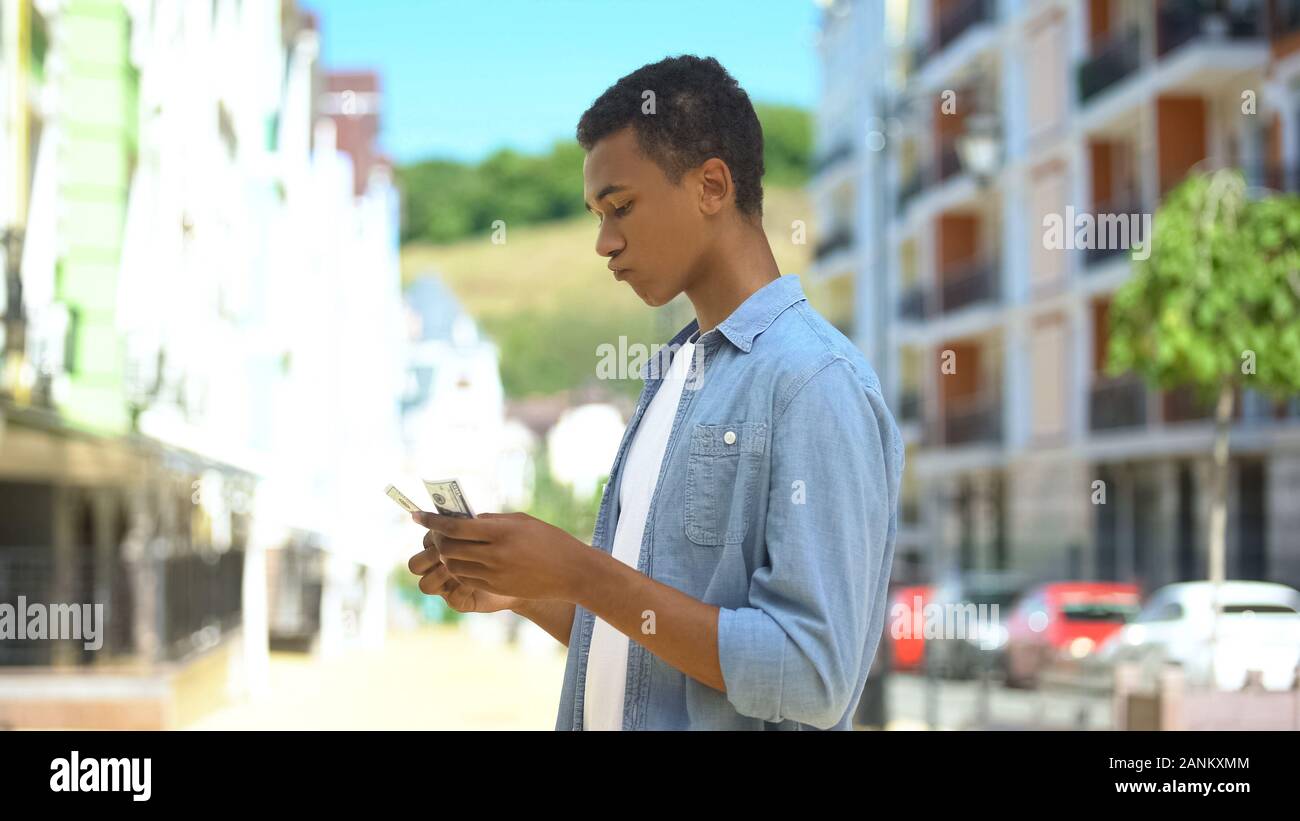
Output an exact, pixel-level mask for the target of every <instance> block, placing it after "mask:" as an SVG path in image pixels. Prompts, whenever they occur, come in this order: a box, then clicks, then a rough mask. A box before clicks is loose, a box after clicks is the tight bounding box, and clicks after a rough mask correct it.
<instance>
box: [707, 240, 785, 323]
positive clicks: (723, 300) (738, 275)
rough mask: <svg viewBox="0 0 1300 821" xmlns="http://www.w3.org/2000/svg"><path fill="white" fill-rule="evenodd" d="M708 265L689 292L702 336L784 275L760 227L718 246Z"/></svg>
mask: <svg viewBox="0 0 1300 821" xmlns="http://www.w3.org/2000/svg"><path fill="white" fill-rule="evenodd" d="M706 264H707V265H708V268H707V269H706V270H705V272H704V274H703V275H702V276H700V277H699V278H698V281H697V282H696V283H695V284H694V285H692V286H691V287H689V288H687V289H686V296H687V298H688V299H690V301H691V304H692V305H693V306H695V317H696V319H697V320H698V321H699V325H700V334H705V333H708V332H709V331H711V330H713V329H714V328H716V327H717V326H718V325H719V324H720V323H721V322H722V321H723V320H725V319H726V318H727V317H729V316H731V314H732V312H733V311H735V310H736V309H737V308H739V307H740V305H741V303H743V302H744V301H745V300H746V299H749V297H750V296H752V295H753V294H754V293H755V292H756V291H758V290H759V289H761V288H762V287H763V286H764V285H767V284H768V283H769V282H771V281H772V280H774V279H777V278H779V277H780V276H781V269H780V267H779V266H778V265H777V264H776V257H774V256H773V255H772V247H771V246H770V245H769V244H768V242H767V235H766V234H765V233H763V229H762V227H761V226H759V227H757V228H753V229H742V230H741V231H738V232H737V233H736V234H735V236H734V238H733V239H732V240H731V241H724V242H722V243H719V246H718V252H717V253H716V254H714V256H713V258H712V260H710V261H709V262H708V263H706Z"/></svg>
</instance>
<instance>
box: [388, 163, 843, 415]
mask: <svg viewBox="0 0 1300 821" xmlns="http://www.w3.org/2000/svg"><path fill="white" fill-rule="evenodd" d="M795 220H803V221H804V223H805V224H807V225H808V226H809V229H808V236H807V242H806V244H795V243H794V242H793V241H792V229H791V224H792V223H793V222H794V221H795ZM812 224H813V216H812V214H811V212H810V205H809V200H808V196H807V193H806V191H805V190H804V189H802V188H790V187H775V186H768V187H767V189H766V191H765V195H764V217H763V227H764V229H765V230H766V231H767V235H768V241H769V242H770V243H771V245H772V251H773V254H774V255H775V256H776V260H777V263H778V264H779V265H780V268H781V272H782V273H796V274H800V275H801V278H802V280H803V282H804V287H805V289H806V290H808V292H809V298H810V300H812V301H814V303H815V302H816V300H817V296H816V289H815V287H814V286H813V285H812V283H810V282H809V279H808V277H807V276H806V275H805V272H806V271H807V269H808V264H809V262H810V260H811V252H812V244H813V243H814V242H815V236H814V235H813V233H812ZM507 225H509V224H507ZM596 228H597V225H596V220H595V218H593V217H591V216H590V215H586V214H584V215H583V216H580V217H572V218H568V219H564V220H558V221H552V222H545V223H541V224H534V225H522V226H519V227H517V228H509V227H507V234H506V241H505V242H504V243H502V244H499V245H497V244H493V243H492V241H491V239H490V237H489V236H488V235H481V236H474V237H470V238H466V239H461V240H459V241H456V242H451V243H444V244H431V243H427V242H408V243H407V244H406V245H405V246H404V247H403V249H402V277H403V281H404V283H409V282H411V281H413V280H415V279H417V278H419V277H422V276H429V275H437V276H441V277H442V278H443V280H444V281H445V282H446V283H447V284H448V286H449V287H450V288H451V289H452V291H453V292H454V293H455V294H456V296H457V298H458V299H460V301H461V303H462V304H463V305H464V306H465V309H466V310H467V311H469V313H470V314H472V315H473V316H474V317H475V318H476V319H477V320H478V322H479V324H480V326H481V327H482V328H483V329H484V331H485V332H486V333H487V334H488V335H489V336H491V337H492V338H493V339H494V340H495V341H496V343H497V344H498V346H499V347H500V350H501V377H502V381H503V382H504V384H505V389H506V393H507V396H509V397H511V398H518V397H524V396H529V395H535V394H550V393H554V392H556V391H560V390H565V389H569V388H577V387H581V386H583V385H586V384H589V383H591V382H593V381H594V380H595V373H596V363H597V360H598V357H597V353H596V352H597V349H598V348H599V346H600V345H601V344H603V343H610V344H613V345H615V346H617V345H618V343H619V337H620V336H625V337H627V343H628V344H629V345H630V344H633V343H637V342H639V343H642V344H646V345H650V344H654V343H665V342H667V341H668V339H669V338H670V337H671V336H672V334H674V333H676V332H677V331H678V330H679V329H680V328H681V327H682V326H683V325H685V324H686V323H687V322H689V321H690V319H691V318H692V317H693V316H694V312H693V310H692V308H691V305H690V303H689V301H687V300H686V299H685V297H684V296H683V297H678V299H677V300H674V302H673V303H671V304H669V305H665V306H663V307H661V308H650V307H648V306H647V305H646V304H645V303H643V302H642V301H641V300H640V298H638V297H637V295H636V293H635V292H634V291H633V290H632V288H631V287H630V286H628V285H627V284H626V283H623V282H618V281H616V280H615V279H614V278H613V277H612V276H611V275H610V273H609V270H608V268H606V263H607V260H606V259H605V258H604V257H601V256H599V255H597V254H596V250H595V243H596ZM608 386H609V387H612V388H614V389H615V390H617V391H620V392H622V393H624V394H625V395H629V396H632V397H635V396H637V395H638V394H639V393H640V390H641V383H640V382H639V381H638V380H636V379H627V380H617V381H613V382H610V383H609V384H608Z"/></svg>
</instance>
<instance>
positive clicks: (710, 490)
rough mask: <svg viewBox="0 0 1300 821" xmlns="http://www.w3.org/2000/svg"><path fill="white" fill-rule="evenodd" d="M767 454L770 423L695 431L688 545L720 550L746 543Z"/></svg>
mask: <svg viewBox="0 0 1300 821" xmlns="http://www.w3.org/2000/svg"><path fill="white" fill-rule="evenodd" d="M766 448H767V423H766V422H724V423H721V424H716V425H696V426H695V428H694V429H693V430H692V431H691V444H690V450H689V452H688V453H687V457H686V510H685V517H684V518H685V521H686V537H687V538H688V539H690V540H691V541H692V542H694V543H695V544H698V545H703V546H717V545H723V544H733V543H735V542H740V541H742V540H743V539H744V538H745V531H746V530H747V528H748V526H749V517H750V516H751V515H752V513H753V510H754V500H755V495H756V494H757V492H758V488H757V483H758V476H759V473H760V471H761V469H762V465H763V454H764V451H765V450H766Z"/></svg>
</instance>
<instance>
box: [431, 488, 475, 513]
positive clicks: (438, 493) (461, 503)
mask: <svg viewBox="0 0 1300 821" xmlns="http://www.w3.org/2000/svg"><path fill="white" fill-rule="evenodd" d="M424 489H425V490H427V491H429V497H430V498H432V499H433V506H434V508H435V509H436V510H437V511H438V512H439V513H441V514H442V515H444V516H459V517H461V518H464V519H472V518H474V510H473V508H471V507H470V506H469V502H467V501H466V500H465V494H464V492H463V491H461V489H460V482H458V481H456V480H455V479H445V480H443V481H438V482H434V481H430V480H428V479H425V480H424Z"/></svg>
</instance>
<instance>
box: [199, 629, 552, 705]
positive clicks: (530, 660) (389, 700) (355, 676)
mask: <svg viewBox="0 0 1300 821" xmlns="http://www.w3.org/2000/svg"><path fill="white" fill-rule="evenodd" d="M564 658H565V656H564V648H563V646H562V645H560V644H559V643H558V642H557V643H556V644H555V651H554V653H549V652H548V653H539V652H536V651H533V652H527V651H525V650H522V649H519V648H518V647H511V646H508V645H504V644H497V643H492V642H488V641H484V640H482V639H479V638H475V637H474V636H472V635H470V634H469V633H468V632H467V631H466V630H465V629H464V628H457V627H451V626H445V625H438V626H430V627H425V628H421V629H419V630H417V631H413V632H408V633H394V634H390V635H389V637H388V641H387V642H386V643H385V646H384V648H383V649H382V650H380V651H371V652H366V651H361V650H357V651H352V652H350V653H347V654H345V655H343V656H341V657H339V658H333V659H323V660H322V659H314V658H311V657H308V656H303V655H298V654H294V653H273V654H272V656H271V693H270V695H269V697H268V698H267V699H266V700H264V701H262V702H260V703H249V702H244V703H240V704H235V705H232V706H230V707H227V708H225V709H223V710H221V711H219V712H217V713H213V714H210V715H208V716H205V717H204V718H201V719H199V720H198V721H196V722H194V723H192V724H190V725H188V726H187V727H186V728H185V729H194V730H249V729H259V730H326V729H329V730H334V729H339V730H368V729H375V730H485V729H490V730H553V729H554V728H555V711H556V708H557V706H558V704H559V700H560V685H561V683H562V681H563V679H564Z"/></svg>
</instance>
